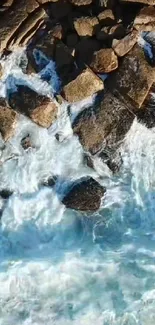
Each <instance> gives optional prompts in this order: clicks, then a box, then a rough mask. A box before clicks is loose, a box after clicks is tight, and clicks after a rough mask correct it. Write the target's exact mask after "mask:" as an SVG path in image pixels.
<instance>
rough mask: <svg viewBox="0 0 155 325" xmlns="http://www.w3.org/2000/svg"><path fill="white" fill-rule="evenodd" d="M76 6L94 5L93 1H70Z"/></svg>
mask: <svg viewBox="0 0 155 325" xmlns="http://www.w3.org/2000/svg"><path fill="white" fill-rule="evenodd" d="M69 1H70V3H72V4H73V5H75V6H87V5H90V4H91V3H92V1H93V0H69Z"/></svg>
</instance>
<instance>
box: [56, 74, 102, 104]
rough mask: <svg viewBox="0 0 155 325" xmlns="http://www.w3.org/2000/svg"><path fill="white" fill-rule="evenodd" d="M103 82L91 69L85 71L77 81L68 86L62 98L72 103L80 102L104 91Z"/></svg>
mask: <svg viewBox="0 0 155 325" xmlns="http://www.w3.org/2000/svg"><path fill="white" fill-rule="evenodd" d="M103 88H104V84H103V81H102V80H101V79H100V78H98V77H97V76H96V75H95V74H94V73H93V71H91V70H90V69H89V68H86V69H85V70H83V71H82V72H81V73H80V74H79V75H78V76H77V78H76V79H74V80H73V81H71V82H70V83H69V84H67V85H66V86H65V87H64V88H63V91H62V96H63V97H64V98H65V100H67V101H68V102H70V103H74V102H78V101H80V100H82V99H84V98H87V97H89V96H92V95H93V94H95V93H97V92H99V91H101V90H103Z"/></svg>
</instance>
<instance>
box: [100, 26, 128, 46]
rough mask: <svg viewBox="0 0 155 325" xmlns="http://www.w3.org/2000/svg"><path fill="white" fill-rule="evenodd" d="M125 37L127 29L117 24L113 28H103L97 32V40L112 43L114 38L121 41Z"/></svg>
mask: <svg viewBox="0 0 155 325" xmlns="http://www.w3.org/2000/svg"><path fill="white" fill-rule="evenodd" d="M124 36H125V28H124V26H123V25H122V24H116V25H114V26H112V27H109V26H108V27H107V26H105V27H103V28H102V29H101V30H100V31H98V32H97V34H96V38H97V39H98V40H100V41H109V42H112V40H113V39H114V38H117V39H121V38H122V37H124Z"/></svg>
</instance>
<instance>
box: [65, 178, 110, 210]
mask: <svg viewBox="0 0 155 325" xmlns="http://www.w3.org/2000/svg"><path fill="white" fill-rule="evenodd" d="M105 192H106V190H105V188H104V187H102V186H101V185H100V184H99V183H98V182H96V181H95V180H94V179H93V178H91V177H89V178H82V179H81V180H79V182H78V183H74V184H73V185H72V187H71V189H70V190H69V192H68V193H67V194H66V196H65V197H64V198H63V201H62V202H63V204H64V205H65V206H66V207H67V208H69V209H74V210H79V211H92V212H93V211H97V210H98V209H99V208H100V205H101V199H102V197H103V196H104V194H105Z"/></svg>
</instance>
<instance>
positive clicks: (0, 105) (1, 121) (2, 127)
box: [0, 98, 17, 141]
mask: <svg viewBox="0 0 155 325" xmlns="http://www.w3.org/2000/svg"><path fill="white" fill-rule="evenodd" d="M16 123H17V113H16V112H14V111H13V110H12V109H10V107H8V105H7V103H6V101H5V99H4V98H0V133H1V135H2V137H3V139H4V141H7V140H9V139H10V138H11V137H12V136H13V134H14V132H15V128H16Z"/></svg>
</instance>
